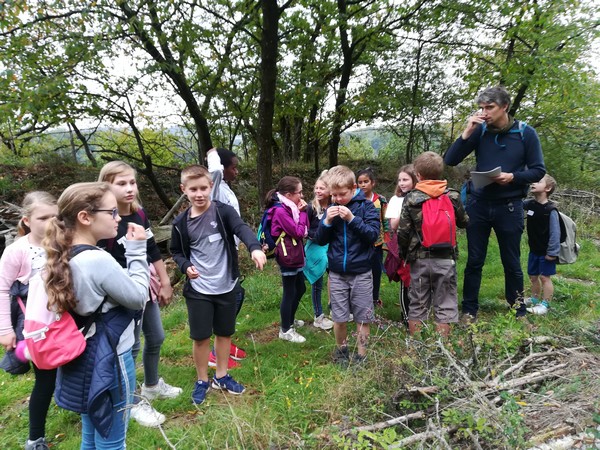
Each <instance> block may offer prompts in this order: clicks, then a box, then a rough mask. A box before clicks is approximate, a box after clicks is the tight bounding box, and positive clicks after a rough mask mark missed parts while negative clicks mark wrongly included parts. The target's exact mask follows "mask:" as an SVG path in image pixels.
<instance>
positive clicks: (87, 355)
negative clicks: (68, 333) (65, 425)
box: [54, 306, 140, 438]
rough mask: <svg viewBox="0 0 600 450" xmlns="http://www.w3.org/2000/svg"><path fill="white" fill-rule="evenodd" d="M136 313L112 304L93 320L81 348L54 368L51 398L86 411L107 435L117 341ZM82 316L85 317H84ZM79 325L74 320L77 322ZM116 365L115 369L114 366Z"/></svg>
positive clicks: (101, 431) (110, 414)
mask: <svg viewBox="0 0 600 450" xmlns="http://www.w3.org/2000/svg"><path fill="white" fill-rule="evenodd" d="M139 316H140V311H133V310H131V309H127V308H125V307H123V306H119V307H116V308H113V309H111V310H109V311H107V312H106V313H104V314H102V315H101V319H98V320H96V322H95V323H96V333H95V334H94V335H93V336H92V337H90V338H89V339H88V340H87V344H86V347H85V351H84V352H83V353H82V354H81V356H79V357H78V358H76V359H75V360H73V361H71V362H70V363H69V364H66V365H64V366H61V367H59V368H58V374H57V380H56V392H55V393H54V398H55V400H56V404H57V405H58V406H60V407H61V408H64V409H68V410H70V411H74V412H76V413H80V414H81V413H86V414H88V415H89V417H90V420H91V421H92V424H93V425H94V428H95V429H96V431H98V433H100V435H102V436H103V437H105V438H106V437H108V435H109V433H110V429H111V426H112V420H113V401H112V398H111V395H110V390H111V389H113V388H114V387H115V386H116V385H117V383H119V384H118V385H120V384H121V383H120V382H121V380H119V379H117V377H116V373H119V374H120V373H121V371H120V370H118V367H117V364H118V358H117V351H116V349H117V344H118V343H119V339H120V337H121V335H122V334H123V331H125V329H126V328H127V327H128V326H129V324H130V323H131V320H132V319H133V318H135V317H139ZM84 319H85V318H84ZM79 325H81V324H80V323H78V326H79ZM115 368H117V370H115Z"/></svg>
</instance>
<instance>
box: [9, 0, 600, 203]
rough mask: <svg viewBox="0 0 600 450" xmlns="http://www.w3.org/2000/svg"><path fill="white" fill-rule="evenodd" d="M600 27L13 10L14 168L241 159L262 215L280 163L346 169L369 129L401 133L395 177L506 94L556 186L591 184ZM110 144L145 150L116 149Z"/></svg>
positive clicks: (535, 6) (364, 6)
mask: <svg viewBox="0 0 600 450" xmlns="http://www.w3.org/2000/svg"><path fill="white" fill-rule="evenodd" d="M599 12H600V7H599V6H598V5H597V3H596V2H593V1H591V0H589V1H588V0H584V1H575V0H528V1H525V2H513V1H509V0H500V2H490V1H489V0H470V1H468V2H466V1H459V2H456V1H448V0H411V1H408V2H397V1H394V0H354V1H349V0H336V1H333V0H319V1H314V0H287V1H285V2H284V1H282V0H280V1H279V2H278V1H277V0H261V1H260V2H256V1H250V0H245V1H240V0H211V1H207V0H193V1H181V0H173V1H170V2H159V1H157V0H118V1H116V2H113V1H108V0H97V1H95V2H83V3H82V2H80V1H76V0H60V1H51V2H50V1H45V0H12V1H8V2H4V3H3V4H2V5H0V139H1V141H2V142H1V144H2V148H1V149H0V152H2V153H5V154H10V155H12V156H14V157H18V158H25V157H29V156H31V154H32V152H34V150H33V149H32V146H31V145H30V144H29V143H30V142H31V140H32V139H33V138H34V137H37V136H40V135H41V134H43V133H45V132H47V131H48V130H51V129H56V128H62V129H68V130H70V132H71V133H72V136H73V142H72V144H71V146H70V147H71V148H70V149H69V150H68V151H66V153H65V154H68V155H74V156H76V157H77V155H78V150H79V149H84V152H85V155H86V158H84V160H85V161H88V162H89V163H91V164H96V160H97V159H98V158H99V157H104V158H109V159H110V158H126V159H128V160H129V161H130V162H133V163H134V164H135V165H136V166H137V167H139V168H140V169H141V170H142V172H143V173H147V174H149V176H152V168H153V167H154V166H156V165H163V166H169V167H175V166H177V164H178V163H179V162H178V159H179V160H181V161H185V162H189V161H190V157H192V158H193V159H195V160H197V161H199V162H203V158H204V155H205V153H206V151H207V150H208V149H210V148H211V147H212V146H221V147H227V148H231V149H233V150H234V151H236V152H238V153H239V154H240V157H241V158H243V159H246V160H251V161H255V163H256V165H257V173H258V184H259V194H260V196H261V198H262V196H263V194H264V193H265V192H266V190H268V189H269V188H270V187H271V185H272V182H273V180H272V179H271V168H272V165H273V161H275V162H277V163H282V164H286V163H289V162H294V161H300V160H303V161H305V162H311V161H312V162H313V163H314V167H315V172H317V171H318V170H319V169H320V167H321V166H322V165H323V164H325V165H334V164H337V162H338V154H339V151H340V142H343V141H342V140H341V135H342V133H343V132H344V131H346V130H348V129H350V128H352V127H356V126H359V125H364V126H369V125H371V126H378V127H381V128H384V129H387V130H389V132H390V133H392V134H393V135H394V136H395V137H396V138H395V139H393V140H391V141H390V142H392V143H393V147H394V148H393V149H387V150H386V152H385V154H386V155H388V157H392V158H394V160H395V161H397V162H398V163H403V162H406V161H410V160H411V159H412V158H413V157H414V156H415V155H416V154H418V153H420V152H422V151H425V150H434V151H438V152H440V153H441V152H443V151H444V150H445V148H447V146H448V144H449V143H450V142H451V141H452V140H453V139H454V138H455V136H456V135H457V134H458V133H459V130H460V128H461V127H462V124H463V123H464V119H465V118H466V116H467V114H469V112H471V111H472V110H473V108H474V105H473V99H474V98H475V96H476V93H477V91H479V90H480V89H482V88H483V87H486V86H490V85H497V84H501V85H504V86H506V87H507V89H508V90H509V91H510V92H511V93H512V94H513V96H514V97H513V104H512V109H511V113H513V114H515V115H517V116H518V117H519V118H521V119H523V120H525V121H527V122H528V123H529V124H531V125H532V126H534V127H536V129H537V130H538V133H539V134H540V136H541V138H542V141H543V145H544V152H545V155H546V159H547V161H548V164H549V168H550V170H551V171H553V172H562V173H564V175H565V177H568V178H567V179H573V177H574V176H577V175H578V176H579V177H580V178H581V177H583V178H587V179H589V180H592V179H594V178H595V177H594V173H595V172H596V171H597V170H598V162H599V160H600V153H599V152H600V150H599V148H598V147H599V145H598V131H597V130H598V128H599V127H598V125H599V123H598V122H599V120H600V118H599V115H598V112H597V111H598V106H599V105H600V101H599V100H600V89H599V84H598V83H599V77H598V71H597V69H596V71H595V70H594V68H593V66H592V61H593V60H594V54H595V53H594V52H595V51H596V52H597V48H598V36H599V27H600V20H599V19H598V17H599ZM595 56H596V57H597V56H598V55H597V53H596V54H595ZM106 129H114V130H121V131H123V133H125V134H127V135H129V136H131V137H132V138H133V141H132V142H135V143H136V144H135V145H133V146H128V147H126V148H127V150H126V151H125V150H124V148H125V147H123V146H116V144H115V145H107V143H108V141H107V140H106V133H104V136H98V132H99V130H106ZM173 130H177V131H173ZM181 130H184V132H182V131H181ZM166 134H171V136H169V137H166ZM160 136H162V137H160ZM75 142H76V143H75ZM160 146H164V147H167V148H162V149H160V148H159V147H160ZM63 147H64V146H57V147H56V148H55V149H54V150H56V151H65V149H64V148H63ZM51 150H52V149H50V150H48V148H46V147H45V150H44V151H51ZM565 150H568V151H569V154H570V155H572V158H571V159H570V160H569V162H567V163H565V161H564V158H561V156H560V155H562V154H563V153H564V151H565ZM390 155H391V156H390ZM157 185H158V184H157ZM159 195H160V196H161V198H162V199H163V201H165V202H168V197H167V196H166V195H165V194H164V193H159Z"/></svg>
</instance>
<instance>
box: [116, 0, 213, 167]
mask: <svg viewBox="0 0 600 450" xmlns="http://www.w3.org/2000/svg"><path fill="white" fill-rule="evenodd" d="M117 4H118V5H119V7H120V8H121V11H123V13H124V14H125V18H126V19H127V21H126V23H125V24H124V26H125V28H126V29H127V28H129V27H131V28H132V30H133V32H134V34H135V35H136V37H137V38H138V39H139V42H140V45H141V46H142V47H143V49H144V50H145V51H146V53H148V54H149V55H150V57H151V58H152V59H153V60H154V61H155V62H157V63H158V67H160V70H161V72H162V73H163V74H164V75H165V76H167V77H168V78H169V79H171V81H172V82H173V84H174V85H175V91H176V92H177V94H178V95H179V96H180V97H181V99H182V100H183V101H184V102H185V105H186V107H187V109H188V112H189V114H190V117H191V118H192V120H193V121H194V126H195V128H196V131H197V133H198V162H199V163H200V164H204V159H205V157H206V153H207V152H208V150H210V149H211V148H212V146H213V145H212V140H211V138H210V129H209V127H208V121H207V120H206V117H205V116H204V115H203V114H202V111H201V110H200V106H199V105H198V102H197V101H196V97H194V93H193V91H192V88H191V86H190V84H189V83H188V81H187V79H186V77H185V74H184V72H183V71H182V70H179V64H178V61H176V60H175V58H174V56H173V54H172V53H171V49H170V48H169V44H168V42H169V39H168V36H167V35H166V34H165V33H164V31H163V29H162V24H161V23H160V21H159V20H158V15H157V13H156V4H155V3H154V2H152V1H150V2H148V5H147V6H148V8H149V13H150V17H151V25H150V26H151V29H152V31H153V32H154V33H155V34H156V38H157V40H158V42H159V47H160V50H159V48H158V47H157V46H156V45H155V44H154V41H153V40H152V37H151V35H150V34H149V33H148V31H146V29H145V28H144V22H143V21H142V20H140V18H139V17H138V16H137V13H136V12H135V11H134V10H132V9H131V7H130V6H129V4H127V2H126V1H125V0H121V1H119V2H117ZM161 51H162V53H161Z"/></svg>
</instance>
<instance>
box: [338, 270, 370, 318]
mask: <svg viewBox="0 0 600 450" xmlns="http://www.w3.org/2000/svg"><path fill="white" fill-rule="evenodd" d="M329 301H330V302H331V318H332V319H333V321H334V322H338V323H340V322H348V320H350V314H353V315H354V322H356V323H370V322H372V321H373V272H371V271H370V270H369V271H368V272H365V273H359V274H352V275H349V274H342V273H336V272H329Z"/></svg>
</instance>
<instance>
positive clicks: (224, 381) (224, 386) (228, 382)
mask: <svg viewBox="0 0 600 450" xmlns="http://www.w3.org/2000/svg"><path fill="white" fill-rule="evenodd" d="M212 387H213V388H215V389H221V390H226V391H227V392H229V393H230V394H234V395H240V394H243V393H244V391H245V390H246V388H245V387H244V386H242V385H241V384H240V383H238V382H237V381H235V380H234V379H233V378H232V377H231V375H229V374H227V375H225V376H224V377H221V378H217V376H216V375H215V376H214V377H213V381H212Z"/></svg>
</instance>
